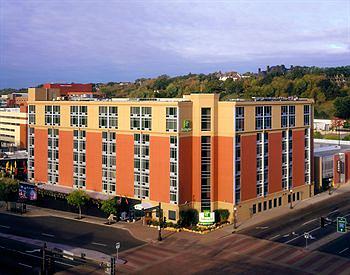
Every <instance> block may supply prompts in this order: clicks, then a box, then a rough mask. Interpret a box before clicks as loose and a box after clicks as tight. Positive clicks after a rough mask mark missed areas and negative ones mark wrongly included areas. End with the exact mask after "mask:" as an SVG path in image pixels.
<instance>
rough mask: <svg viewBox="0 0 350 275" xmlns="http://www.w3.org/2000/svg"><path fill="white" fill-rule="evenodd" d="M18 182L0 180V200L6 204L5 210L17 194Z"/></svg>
mask: <svg viewBox="0 0 350 275" xmlns="http://www.w3.org/2000/svg"><path fill="white" fill-rule="evenodd" d="M18 187H19V184H18V181H17V180H14V179H11V178H1V179H0V200H2V201H4V202H6V210H8V202H9V201H13V200H15V198H16V195H17V194H18Z"/></svg>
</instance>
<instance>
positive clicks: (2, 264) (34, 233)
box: [0, 213, 143, 274]
mask: <svg viewBox="0 0 350 275" xmlns="http://www.w3.org/2000/svg"><path fill="white" fill-rule="evenodd" d="M6 236H8V237H6ZM38 240H40V242H41V243H43V242H47V243H48V244H51V245H52V244H53V245H54V246H55V244H57V247H60V246H64V245H65V246H67V247H68V246H69V247H73V248H77V249H78V248H79V249H86V250H87V251H90V253H91V252H93V251H96V252H95V253H96V254H98V253H100V254H101V252H102V253H104V254H102V255H105V254H107V256H108V259H109V255H112V254H115V253H116V249H115V243H116V242H120V243H121V247H120V250H119V251H125V250H127V249H130V248H134V247H137V246H140V245H142V244H143V242H142V241H139V240H137V239H135V238H133V237H132V236H131V235H130V233H129V232H128V231H127V230H122V229H118V228H115V227H107V226H102V225H96V224H91V223H85V222H82V221H75V220H69V219H63V218H58V217H52V216H41V217H24V216H14V215H9V214H3V213H1V214H0V253H1V255H2V257H0V271H1V272H0V273H1V274H38V272H39V270H40V267H41V265H42V252H41V251H40V249H41V248H42V247H41V246H39V245H37V243H38ZM98 255H99V254H98ZM79 256H80V255H79ZM98 264H99V263H98V261H96V262H95V263H91V262H90V261H85V260H80V259H77V258H74V259H73V258H70V257H68V258H66V257H65V258H63V257H59V258H58V259H56V260H55V263H54V267H55V271H56V272H57V271H63V270H66V269H71V268H74V267H76V266H83V267H84V266H85V267H86V268H87V270H90V269H91V268H93V269H94V270H95V269H97V270H99V269H101V268H100V267H99V266H98ZM89 268H90V269H89ZM101 270H102V269H101Z"/></svg>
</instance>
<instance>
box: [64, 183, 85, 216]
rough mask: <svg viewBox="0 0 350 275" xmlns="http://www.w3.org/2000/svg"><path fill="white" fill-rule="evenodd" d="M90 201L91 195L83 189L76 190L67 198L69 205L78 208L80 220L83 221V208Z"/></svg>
mask: <svg viewBox="0 0 350 275" xmlns="http://www.w3.org/2000/svg"><path fill="white" fill-rule="evenodd" d="M89 199H90V197H89V195H88V194H86V192H85V191H83V190H81V189H78V190H74V191H73V192H71V193H70V194H69V195H68V196H67V202H68V204H70V205H72V206H74V207H76V208H78V210H79V219H81V207H82V206H84V205H85V204H86V203H87V202H88V201H89Z"/></svg>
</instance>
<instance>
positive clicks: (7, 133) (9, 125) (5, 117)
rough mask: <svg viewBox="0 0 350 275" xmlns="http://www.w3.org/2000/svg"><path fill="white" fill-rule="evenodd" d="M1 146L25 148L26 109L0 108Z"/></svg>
mask: <svg viewBox="0 0 350 275" xmlns="http://www.w3.org/2000/svg"><path fill="white" fill-rule="evenodd" d="M0 143H1V147H17V148H22V149H25V148H27V109H26V106H22V107H20V108H0Z"/></svg>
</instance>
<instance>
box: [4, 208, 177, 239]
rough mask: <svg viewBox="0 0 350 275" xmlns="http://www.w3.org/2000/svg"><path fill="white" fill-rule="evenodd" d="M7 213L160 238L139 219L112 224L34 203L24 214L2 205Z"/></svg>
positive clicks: (148, 237) (147, 237) (145, 237)
mask: <svg viewBox="0 0 350 275" xmlns="http://www.w3.org/2000/svg"><path fill="white" fill-rule="evenodd" d="M1 212H2V213H6V214H9V215H16V216H25V217H42V216H53V217H59V218H64V219H71V220H74V221H81V222H87V223H92V224H96V225H100V226H108V227H114V228H118V229H122V230H126V231H128V232H129V233H130V234H131V235H132V236H133V237H134V238H135V239H139V240H142V241H145V242H148V243H153V242H157V238H158V230H157V229H156V228H151V227H148V226H144V225H143V224H142V222H141V221H137V222H135V223H132V222H131V223H129V222H116V223H113V224H111V225H108V224H107V219H103V218H99V217H94V216H86V215H83V219H81V220H77V216H78V214H77V213H72V212H68V211H60V210H54V209H50V208H41V207H37V206H33V205H27V212H26V213H24V214H22V215H21V214H18V213H13V212H9V211H6V206H5V207H0V213H1ZM172 233H173V232H170V231H164V230H162V236H163V237H165V238H166V237H167V235H169V234H172Z"/></svg>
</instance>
